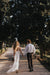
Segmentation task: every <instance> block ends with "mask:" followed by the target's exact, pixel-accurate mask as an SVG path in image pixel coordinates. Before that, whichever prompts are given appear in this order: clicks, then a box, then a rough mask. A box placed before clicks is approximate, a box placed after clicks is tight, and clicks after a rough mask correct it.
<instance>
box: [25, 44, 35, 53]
mask: <svg viewBox="0 0 50 75" xmlns="http://www.w3.org/2000/svg"><path fill="white" fill-rule="evenodd" d="M26 51H27V53H33V52H34V53H35V47H34V45H33V44H28V45H27V46H26Z"/></svg>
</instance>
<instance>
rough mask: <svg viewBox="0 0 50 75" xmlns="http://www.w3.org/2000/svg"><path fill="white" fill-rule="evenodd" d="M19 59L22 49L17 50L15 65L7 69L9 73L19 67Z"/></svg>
mask: <svg viewBox="0 0 50 75" xmlns="http://www.w3.org/2000/svg"><path fill="white" fill-rule="evenodd" d="M19 60H20V51H19V50H18V51H16V53H15V56H14V63H13V66H12V68H10V69H9V70H8V71H7V73H10V72H14V71H16V70H18V69H19Z"/></svg>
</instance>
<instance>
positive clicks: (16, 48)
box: [14, 47, 17, 56]
mask: <svg viewBox="0 0 50 75" xmlns="http://www.w3.org/2000/svg"><path fill="white" fill-rule="evenodd" d="M16 49H17V47H16V48H15V49H14V56H15V53H16Z"/></svg>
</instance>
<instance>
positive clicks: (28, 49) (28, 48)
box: [25, 39, 36, 72]
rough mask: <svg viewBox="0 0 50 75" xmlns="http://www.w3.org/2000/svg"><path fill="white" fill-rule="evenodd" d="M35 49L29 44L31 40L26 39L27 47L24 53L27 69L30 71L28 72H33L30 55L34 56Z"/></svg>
mask: <svg viewBox="0 0 50 75" xmlns="http://www.w3.org/2000/svg"><path fill="white" fill-rule="evenodd" d="M35 51H36V50H35V47H34V45H33V44H31V40H30V39H27V46H26V48H25V53H26V54H27V60H28V67H29V69H30V72H32V71H33V64H32V54H35Z"/></svg>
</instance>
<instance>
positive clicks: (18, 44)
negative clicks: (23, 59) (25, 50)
mask: <svg viewBox="0 0 50 75" xmlns="http://www.w3.org/2000/svg"><path fill="white" fill-rule="evenodd" d="M16 46H20V43H19V42H18V41H15V42H14V45H13V49H15V48H16Z"/></svg>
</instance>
